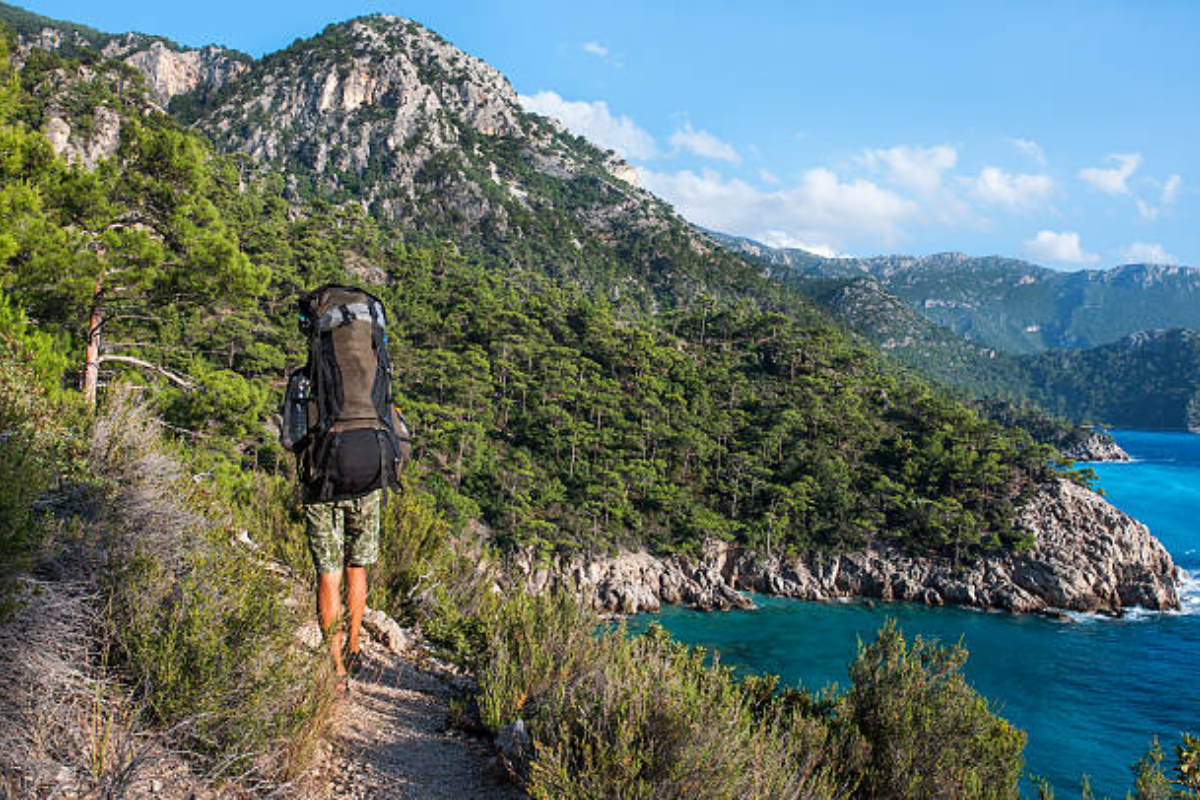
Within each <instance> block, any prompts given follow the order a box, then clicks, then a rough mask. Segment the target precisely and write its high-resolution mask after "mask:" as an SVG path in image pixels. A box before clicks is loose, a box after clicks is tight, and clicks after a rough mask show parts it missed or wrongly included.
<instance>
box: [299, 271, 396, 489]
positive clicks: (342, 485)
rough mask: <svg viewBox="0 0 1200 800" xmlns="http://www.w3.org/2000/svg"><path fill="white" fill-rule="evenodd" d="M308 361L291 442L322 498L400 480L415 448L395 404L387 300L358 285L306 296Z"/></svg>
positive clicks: (303, 317)
mask: <svg viewBox="0 0 1200 800" xmlns="http://www.w3.org/2000/svg"><path fill="white" fill-rule="evenodd" d="M299 305H300V329H301V331H302V332H304V333H305V334H306V335H307V336H308V341H309V347H308V364H306V365H305V366H304V368H303V369H301V370H298V371H296V372H295V373H293V374H292V375H291V376H289V379H288V389H287V395H286V396H285V398H284V413H283V417H284V419H283V426H282V427H283V435H282V442H283V446H284V447H285V448H287V449H288V450H291V451H293V452H295V453H296V454H297V456H298V465H299V472H300V479H301V480H302V481H303V482H304V484H305V486H306V488H307V490H308V495H309V496H310V497H311V498H312V499H314V500H319V501H326V500H338V499H345V498H350V497H357V496H360V495H363V494H365V493H367V492H369V491H372V490H374V489H377V488H388V487H390V486H394V485H395V484H396V483H397V481H398V480H399V472H400V469H401V467H402V466H403V463H404V461H405V460H407V458H408V456H409V454H410V452H411V443H410V441H409V433H408V427H407V425H405V423H404V419H403V417H402V416H401V415H400V412H399V410H398V409H396V407H395V406H394V405H393V402H392V363H391V359H390V358H389V356H388V351H387V320H386V318H385V317H384V313H383V304H382V303H380V302H379V300H378V299H377V298H376V297H374V296H373V295H371V294H368V293H367V292H364V291H363V290H361V289H356V288H353V287H350V286H336V285H328V286H322V287H321V288H320V289H317V290H316V291H314V292H311V293H309V294H307V295H305V296H304V297H302V298H301V299H300V301H299Z"/></svg>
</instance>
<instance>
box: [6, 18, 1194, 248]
mask: <svg viewBox="0 0 1200 800" xmlns="http://www.w3.org/2000/svg"><path fill="white" fill-rule="evenodd" d="M23 5H24V7H26V8H29V9H30V10H33V11H36V12H38V13H41V14H45V15H47V16H52V17H57V18H62V19H69V20H72V21H76V22H82V23H85V24H89V25H92V26H93V27H97V28H100V29H102V30H107V31H114V32H119V31H125V30H141V31H145V32H148V33H159V34H163V35H166V36H169V37H171V38H173V39H175V40H176V41H179V42H180V43H182V44H186V45H194V46H198V45H202V44H208V43H213V42H216V43H220V44H224V45H226V46H229V47H235V48H238V49H241V50H245V51H246V52H249V53H251V54H253V55H262V54H263V53H266V52H270V51H272V50H275V49H278V48H280V47H284V46H286V45H287V44H289V43H290V42H291V41H292V40H293V39H295V38H297V37H304V36H310V35H312V34H314V33H317V32H318V31H320V30H321V28H323V27H324V26H325V25H326V24H328V23H329V22H333V21H336V20H340V19H346V18H349V17H353V16H357V15H360V14H367V13H374V12H382V13H388V14H397V15H400V16H405V17H409V18H412V19H415V20H417V21H418V22H421V23H422V24H424V25H426V26H428V27H430V28H433V29H434V30H436V31H438V32H439V33H440V34H442V35H443V36H444V37H445V38H447V39H449V40H450V41H451V42H453V43H454V44H456V45H458V46H459V47H461V48H463V49H464V50H466V51H467V52H469V53H471V54H473V55H476V56H479V57H480V58H482V59H484V60H485V61H488V62H489V63H491V64H492V65H493V66H495V67H497V68H498V69H500V70H501V71H502V72H504V73H505V74H506V75H507V76H508V77H509V79H510V80H511V81H512V83H513V85H514V87H515V88H516V89H517V91H518V92H519V93H520V94H521V95H522V96H523V97H524V98H525V102H526V104H527V105H528V106H529V107H531V108H533V109H534V110H538V111H540V112H542V113H547V114H551V115H554V116H557V117H559V118H560V119H562V120H563V121H564V122H565V123H566V124H567V125H568V127H571V128H573V129H574V130H576V131H577V132H581V133H583V134H584V135H586V136H588V137H589V138H591V139H593V140H594V141H597V142H598V143H601V144H604V145H606V146H610V147H613V148H614V149H616V150H618V151H619V152H622V153H623V154H624V155H625V156H626V157H627V159H628V160H629V161H630V162H631V163H633V164H634V165H635V166H637V167H638V169H639V172H640V177H641V180H642V183H643V184H644V185H645V186H647V187H648V188H650V189H651V190H652V191H654V192H655V193H657V194H659V195H660V196H662V197H664V198H666V199H667V200H669V201H670V202H672V203H673V204H674V205H675V206H676V208H677V209H678V210H679V211H680V212H681V213H682V214H683V215H684V216H685V217H687V218H689V219H691V220H693V221H695V222H698V223H700V224H702V225H706V226H709V227H713V228H716V229H719V230H725V231H729V232H732V233H738V234H742V235H747V236H752V237H755V238H759V239H763V240H765V241H768V243H771V244H777V245H793V246H801V247H807V248H809V249H813V250H817V251H820V252H827V253H844V254H854V255H871V254H876V253H889V252H905V253H915V254H924V253H933V252H941V251H947V250H958V251H963V252H966V253H969V254H972V255H988V254H1000V255H1008V256H1017V257H1024V258H1028V259H1030V260H1033V261H1036V262H1038V263H1042V264H1045V265H1047V266H1053V267H1056V268H1061V269H1077V268H1081V267H1105V266H1112V265H1115V264H1119V263H1124V262H1127V261H1157V262H1162V263H1182V264H1186V265H1193V266H1200V224H1198V223H1200V48H1198V47H1196V46H1195V42H1196V40H1197V38H1200V3H1192V2H1169V1H1167V0H1163V1H1162V2H1153V3H1134V2H1105V1H1104V0H1093V1H1091V2H1054V0H1042V1H1041V2H1020V1H1018V0H1013V1H1011V2H995V3H992V4H990V5H986V6H985V4H984V3H959V2H944V3H939V2H923V3H895V2H855V1H854V0H846V1H844V2H836V3H835V2H827V3H807V2H796V1H793V2H785V1H784V0H759V1H758V2H742V3H733V2H715V0H692V1H691V2H675V1H674V0H655V1H654V2H649V1H647V0H642V1H641V2H634V1H632V0H630V1H629V2H625V1H624V0H619V1H618V2H610V3H605V4H582V3H562V2H549V0H545V1H543V0H529V1H528V2H515V1H511V2H506V1H505V0H494V1H493V2H447V0H441V1H440V2H436V1H434V0H419V1H414V2H401V1H398V0H380V1H379V2H371V3H366V2H358V1H357V0H351V1H350V2H341V3H337V4H329V3H316V2H310V1H309V0H293V1H292V2H288V3H282V2H277V1H276V0H260V1H259V2H253V3H247V2H241V3H232V2H227V1H226V0H213V1H212V2H207V3H192V4H178V3H163V2H159V3H154V4H150V3H136V2H124V1H123V0H105V2H103V3H97V2H95V0H88V1H87V2H81V1H80V0H36V1H31V2H28V3H25V4H23Z"/></svg>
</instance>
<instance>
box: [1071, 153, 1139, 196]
mask: <svg viewBox="0 0 1200 800" xmlns="http://www.w3.org/2000/svg"><path fill="white" fill-rule="evenodd" d="M1104 160H1105V161H1115V162H1117V166H1115V167H1109V168H1104V167H1086V168H1085V169H1081V170H1079V179H1080V180H1081V181H1083V182H1084V183H1086V184H1088V185H1090V186H1091V187H1092V188H1094V189H1099V190H1100V191H1102V192H1104V193H1106V194H1128V193H1129V185H1128V184H1127V183H1126V181H1127V180H1129V176H1131V175H1133V173H1134V172H1135V171H1136V170H1137V168H1138V166H1139V165H1140V164H1141V163H1142V156H1141V154H1140V153H1127V154H1122V153H1113V154H1112V155H1110V156H1109V157H1108V158H1106V159H1104Z"/></svg>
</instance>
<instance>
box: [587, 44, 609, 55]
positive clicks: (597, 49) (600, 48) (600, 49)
mask: <svg viewBox="0 0 1200 800" xmlns="http://www.w3.org/2000/svg"><path fill="white" fill-rule="evenodd" d="M583 52H585V53H591V54H592V55H594V56H600V57H601V58H604V57H605V56H606V55H608V48H607V47H605V46H604V45H602V44H600V43H599V42H584V43H583Z"/></svg>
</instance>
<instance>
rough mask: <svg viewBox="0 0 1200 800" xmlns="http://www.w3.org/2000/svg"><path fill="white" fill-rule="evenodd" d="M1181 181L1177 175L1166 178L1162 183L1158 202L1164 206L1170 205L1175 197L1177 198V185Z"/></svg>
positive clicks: (1178, 185)
mask: <svg viewBox="0 0 1200 800" xmlns="http://www.w3.org/2000/svg"><path fill="white" fill-rule="evenodd" d="M1182 183H1183V178H1181V177H1179V176H1178V175H1172V176H1171V177H1169V178H1167V180H1166V182H1164V183H1163V187H1162V199H1161V201H1160V202H1161V203H1162V204H1163V205H1164V206H1169V205H1172V204H1173V203H1174V202H1175V201H1176V200H1177V199H1179V187H1180V185H1181V184H1182Z"/></svg>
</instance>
